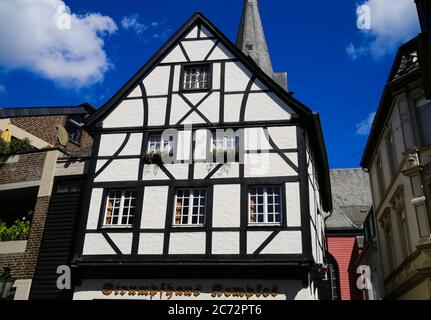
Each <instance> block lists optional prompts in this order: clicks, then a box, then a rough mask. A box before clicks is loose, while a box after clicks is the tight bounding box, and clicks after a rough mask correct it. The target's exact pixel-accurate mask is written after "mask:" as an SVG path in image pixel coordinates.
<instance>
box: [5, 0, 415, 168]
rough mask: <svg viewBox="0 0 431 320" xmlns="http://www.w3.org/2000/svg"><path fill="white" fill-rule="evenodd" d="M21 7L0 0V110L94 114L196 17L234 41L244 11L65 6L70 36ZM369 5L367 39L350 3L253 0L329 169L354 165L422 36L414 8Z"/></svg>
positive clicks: (393, 2)
mask: <svg viewBox="0 0 431 320" xmlns="http://www.w3.org/2000/svg"><path fill="white" fill-rule="evenodd" d="M15 1H16V2H15ZM26 1H27V0H14V1H9V0H0V30H3V31H0V41H2V46H1V48H0V107H19V106H46V105H47V106H55V105H76V104H80V103H83V102H89V103H91V104H93V105H94V106H96V107H100V106H101V105H103V104H104V103H105V102H106V101H107V100H108V99H109V98H110V96H112V95H113V94H114V93H115V92H116V90H118V89H119V88H120V87H121V86H122V85H123V84H124V83H125V82H126V81H127V80H128V79H129V78H130V77H131V76H132V75H133V74H134V73H135V72H136V71H137V70H138V68H140V67H141V66H142V65H143V64H144V63H145V62H146V61H147V60H148V59H149V58H150V57H151V55H152V54H154V52H156V51H157V49H158V48H159V47H160V46H161V45H162V44H163V43H164V41H166V40H167V38H168V37H169V36H170V35H172V34H173V33H174V32H175V30H177V29H178V28H179V27H180V26H181V25H182V24H183V23H184V22H185V21H186V20H187V19H188V18H189V17H190V16H191V15H192V14H193V13H194V12H196V11H200V12H203V13H204V14H205V15H206V16H207V17H208V18H209V19H210V20H211V21H212V22H213V23H214V24H215V25H217V26H218V27H219V29H221V31H222V32H224V33H225V34H226V35H227V36H228V37H229V38H230V39H232V40H235V38H236V32H237V28H238V25H239V19H240V14H241V9H242V0H181V1H174V0H165V1H148V0H140V1H137V0H122V1H106V0H92V1H83V0H65V4H66V5H67V6H68V7H69V8H70V12H71V13H72V14H73V17H74V18H73V19H74V20H72V28H71V29H70V30H59V29H58V28H55V27H53V28H54V29H56V30H53V29H51V26H50V24H49V23H48V22H47V19H46V17H47V16H45V15H44V14H48V16H49V5H61V4H62V3H63V1H62V0H38V1H33V3H32V6H41V7H40V8H39V7H34V8H29V6H28V4H27V2H26ZM11 3H14V4H11ZM367 4H368V5H369V8H370V9H371V30H369V31H360V30H359V29H358V28H357V24H356V21H357V14H356V10H357V6H358V2H357V1H354V0H352V1H351V0H335V1H332V2H331V5H327V2H326V3H322V2H321V1H317V0H311V1H293V0H288V1H286V0H272V1H269V0H261V1H260V10H261V15H262V20H263V23H264V28H265V33H266V36H267V40H268V45H269V50H270V53H271V57H272V62H273V66H274V69H275V71H287V72H288V74H289V90H292V91H294V93H295V97H296V98H297V99H299V100H300V101H302V102H303V103H305V104H306V105H308V106H309V107H310V108H311V109H313V110H315V111H317V112H319V113H320V114H321V118H322V123H323V129H324V134H325V140H326V145H327V150H328V155H329V160H330V165H331V167H357V166H359V161H360V158H361V152H362V151H363V148H364V146H365V143H366V139H367V135H366V133H367V131H368V127H369V122H370V121H369V120H372V113H373V112H375V111H376V108H377V106H378V103H379V99H380V95H381V93H382V90H383V87H384V84H385V82H386V79H387V77H388V72H389V70H390V67H391V65H392V61H393V58H394V56H395V53H396V47H397V46H398V45H399V44H400V43H402V42H404V41H406V40H408V39H409V38H411V37H413V36H415V35H416V34H417V33H418V32H419V27H418V22H417V18H416V13H415V10H414V4H413V0H369V1H368V2H367ZM20 5H21V6H20ZM26 8H28V9H29V10H25V9H26ZM30 9H31V10H30ZM36 9H37V10H36ZM39 9H40V11H38V10H39ZM54 11H55V10H54ZM2 12H3V13H2ZM35 12H38V14H35ZM54 13H55V12H54ZM57 13H58V12H57ZM60 14H61V11H60ZM8 19H10V21H9V22H8V24H7V28H2V24H5V25H6V22H5V21H7V20H8ZM48 20H49V19H48ZM1 21H3V22H1ZM74 22H76V24H74ZM73 26H76V28H73ZM62 32H63V33H62ZM65 32H66V33H67V35H66V33H65ZM53 58H54V59H53ZM62 70H63V71H64V73H63V74H62ZM361 122H363V123H362V126H360V124H361ZM349 158H350V159H349Z"/></svg>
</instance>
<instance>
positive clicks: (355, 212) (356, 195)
mask: <svg viewBox="0 0 431 320" xmlns="http://www.w3.org/2000/svg"><path fill="white" fill-rule="evenodd" d="M330 172H331V173H330V174H331V189H332V201H333V206H334V208H333V211H332V215H331V216H329V217H328V218H327V219H326V223H325V225H326V231H325V234H326V241H327V250H328V256H327V259H328V260H327V261H328V268H329V271H330V273H331V287H332V288H331V289H332V293H333V299H334V300H338V299H341V300H362V299H363V298H364V297H363V292H362V291H360V290H359V289H358V288H357V285H356V281H357V279H358V277H359V275H358V274H357V273H356V271H357V259H358V257H359V255H360V253H361V250H362V249H363V241H364V228H363V224H364V221H365V218H366V217H367V214H368V212H369V210H370V207H371V205H372V201H371V189H370V182H369V177H368V174H367V173H366V172H364V171H363V170H362V169H333V170H331V171H330Z"/></svg>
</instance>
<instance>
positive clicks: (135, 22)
mask: <svg viewBox="0 0 431 320" xmlns="http://www.w3.org/2000/svg"><path fill="white" fill-rule="evenodd" d="M121 26H122V27H123V28H124V29H126V30H133V31H135V32H136V33H137V34H138V35H139V34H142V33H144V32H145V31H147V30H148V28H149V27H148V25H146V24H144V23H141V22H139V15H138V14H132V15H130V16H126V17H123V18H122V19H121Z"/></svg>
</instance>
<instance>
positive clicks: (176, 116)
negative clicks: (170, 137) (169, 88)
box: [170, 94, 190, 124]
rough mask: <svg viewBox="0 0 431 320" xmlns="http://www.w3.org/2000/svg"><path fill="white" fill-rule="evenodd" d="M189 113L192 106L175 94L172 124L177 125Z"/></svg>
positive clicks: (173, 96)
mask: <svg viewBox="0 0 431 320" xmlns="http://www.w3.org/2000/svg"><path fill="white" fill-rule="evenodd" d="M189 111H190V106H189V105H188V104H187V103H186V102H185V101H184V100H183V99H182V98H181V97H180V96H179V95H177V94H173V95H172V108H171V119H170V123H171V124H177V123H178V121H180V119H181V118H182V117H184V116H185V115H186V114H187V112H189Z"/></svg>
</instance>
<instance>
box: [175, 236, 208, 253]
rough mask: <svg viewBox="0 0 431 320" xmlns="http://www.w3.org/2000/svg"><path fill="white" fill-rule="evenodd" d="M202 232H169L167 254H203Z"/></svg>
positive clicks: (203, 238) (203, 241)
mask: <svg viewBox="0 0 431 320" xmlns="http://www.w3.org/2000/svg"><path fill="white" fill-rule="evenodd" d="M205 240H206V234H205V233H204V232H185V233H184V232H181V233H178V232H177V233H175V232H174V233H171V237H170V241H169V254H174V255H175V254H205V246H206V241H205Z"/></svg>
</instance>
